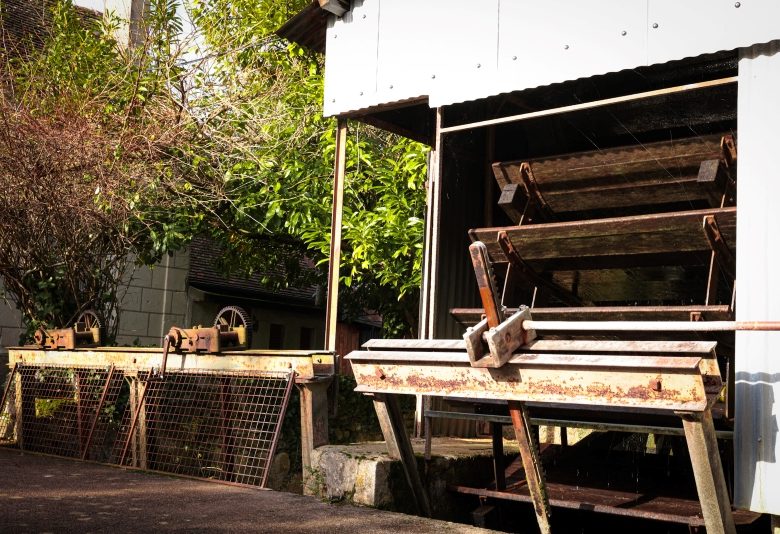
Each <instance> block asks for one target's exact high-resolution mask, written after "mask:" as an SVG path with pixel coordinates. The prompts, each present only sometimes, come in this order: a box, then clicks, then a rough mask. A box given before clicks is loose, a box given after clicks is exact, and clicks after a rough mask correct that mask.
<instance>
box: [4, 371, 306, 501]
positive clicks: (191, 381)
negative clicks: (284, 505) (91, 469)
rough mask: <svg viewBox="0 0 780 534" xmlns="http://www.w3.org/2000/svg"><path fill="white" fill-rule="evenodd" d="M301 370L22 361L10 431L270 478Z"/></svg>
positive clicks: (50, 447)
mask: <svg viewBox="0 0 780 534" xmlns="http://www.w3.org/2000/svg"><path fill="white" fill-rule="evenodd" d="M293 378H294V373H292V372H262V373H258V372H253V371H201V370H198V371H175V372H170V371H169V372H166V373H165V374H164V375H160V374H158V373H154V372H151V371H149V372H140V373H139V372H138V371H131V370H122V369H117V368H114V367H108V368H107V367H94V366H92V367H90V366H72V365H69V366H57V365H45V366H39V365H17V366H16V367H14V369H13V370H12V371H11V373H10V376H9V378H8V387H7V388H5V389H4V390H3V396H4V403H3V409H2V410H0V439H2V438H3V436H6V437H7V438H8V439H11V437H15V439H16V442H17V445H18V446H19V447H20V448H21V449H23V450H27V451H31V452H41V453H46V454H54V455H58V456H67V457H73V458H81V459H85V460H93V461H98V462H105V463H111V464H116V465H121V466H125V467H134V468H139V469H144V470H151V471H161V472H165V473H173V474H177V475H184V476H193V477H198V478H207V479H213V480H219V481H223V482H228V483H235V484H242V485H253V486H261V487H262V486H265V484H266V481H267V478H268V472H269V468H270V465H271V459H272V458H273V455H274V451H275V448H276V443H277V441H278V436H279V432H280V430H281V425H282V420H283V419H284V413H285V411H286V408H287V404H288V402H289V398H290V393H291V390H292V386H293V384H294V380H293Z"/></svg>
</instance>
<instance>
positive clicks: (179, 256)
mask: <svg viewBox="0 0 780 534" xmlns="http://www.w3.org/2000/svg"><path fill="white" fill-rule="evenodd" d="M173 265H174V267H176V268H177V269H184V270H189V268H190V249H189V248H185V249H184V250H180V251H178V252H176V253H175V254H174V255H173Z"/></svg>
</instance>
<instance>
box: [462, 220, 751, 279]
mask: <svg viewBox="0 0 780 534" xmlns="http://www.w3.org/2000/svg"><path fill="white" fill-rule="evenodd" d="M708 215H712V216H714V217H715V219H716V220H717V221H718V226H719V227H720V230H721V233H722V234H723V235H724V237H725V240H726V242H727V243H735V237H736V215H737V212H736V208H717V209H707V210H694V211H683V212H675V213H663V214H652V215H640V216H632V217H615V218H609V219H596V220H589V221H575V222H563V223H548V224H538V225H531V226H516V227H515V226H510V227H498V228H481V229H475V230H470V231H469V235H470V236H471V239H472V241H482V242H483V243H485V245H486V246H487V248H488V252H489V254H490V257H491V259H492V260H493V261H495V262H504V261H506V257H505V256H504V253H503V251H502V250H501V247H499V245H498V243H497V237H498V234H499V233H500V232H502V231H503V232H506V234H507V235H508V236H509V239H510V240H511V241H512V243H513V245H514V246H515V248H516V249H517V250H518V252H519V254H520V256H521V257H522V258H523V259H524V260H525V261H527V262H529V263H531V264H533V262H539V263H545V264H546V265H548V266H549V265H550V264H551V263H552V262H551V261H550V260H557V263H556V266H560V267H562V266H563V265H566V264H570V265H592V266H594V267H595V268H599V267H600V266H599V265H598V262H596V261H595V260H597V259H604V258H607V259H609V258H613V259H615V260H617V261H614V262H612V263H614V264H615V265H620V264H626V263H628V264H633V265H643V264H651V265H652V264H653V261H652V260H651V259H648V258H646V257H652V256H658V255H669V256H673V257H675V258H683V259H685V257H684V254H685V253H700V254H701V253H706V258H709V252H710V247H709V242H708V241H707V239H706V237H705V235H704V233H703V231H702V221H703V220H704V217H706V216H708ZM607 263H609V262H602V265H601V267H602V268H606V267H605V265H606V264H607ZM677 263H678V262H673V264H677Z"/></svg>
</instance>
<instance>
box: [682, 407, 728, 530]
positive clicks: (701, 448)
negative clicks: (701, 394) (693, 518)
mask: <svg viewBox="0 0 780 534" xmlns="http://www.w3.org/2000/svg"><path fill="white" fill-rule="evenodd" d="M683 428H684V429H685V440H686V442H687V443H688V450H689V451H690V453H691V463H692V464H693V474H694V477H695V479H696V489H697V491H698V493H699V502H701V507H702V515H703V516H704V524H705V526H706V527H707V532H708V533H711V534H736V532H737V528H736V526H735V525H734V517H733V516H732V514H731V503H730V502H729V495H728V489H727V488H726V479H725V478H724V476H723V466H722V465H721V461H720V451H719V450H718V442H717V440H716V438H715V426H714V424H713V422H712V414H710V412H709V410H707V411H705V412H704V413H697V414H691V415H684V416H683Z"/></svg>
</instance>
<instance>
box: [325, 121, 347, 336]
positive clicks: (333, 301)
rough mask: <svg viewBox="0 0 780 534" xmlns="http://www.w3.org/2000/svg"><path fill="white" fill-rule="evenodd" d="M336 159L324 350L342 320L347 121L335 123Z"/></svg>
mask: <svg viewBox="0 0 780 534" xmlns="http://www.w3.org/2000/svg"><path fill="white" fill-rule="evenodd" d="M336 128H337V131H336V161H335V162H334V171H333V209H332V212H331V214H332V215H331V223H330V262H329V264H328V303H327V307H326V309H325V350H327V351H334V350H336V324H337V323H338V320H339V313H338V307H339V267H340V264H341V230H342V221H343V216H344V177H345V175H346V160H347V121H346V119H343V118H339V120H338V124H337V126H336Z"/></svg>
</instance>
